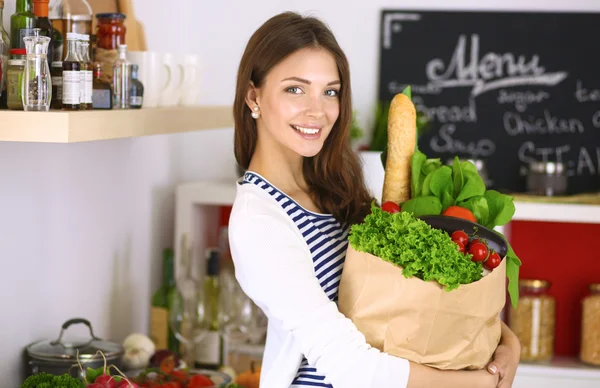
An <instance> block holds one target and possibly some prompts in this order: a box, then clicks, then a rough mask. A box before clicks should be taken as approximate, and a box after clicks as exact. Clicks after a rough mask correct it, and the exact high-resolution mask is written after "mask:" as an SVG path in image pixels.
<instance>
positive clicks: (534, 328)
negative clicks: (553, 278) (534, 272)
mask: <svg viewBox="0 0 600 388" xmlns="http://www.w3.org/2000/svg"><path fill="white" fill-rule="evenodd" d="M549 288H550V282H548V281H545V280H528V279H523V280H521V281H519V290H520V294H521V296H520V297H519V303H518V304H517V307H516V308H514V307H511V310H510V315H509V326H510V328H511V329H512V330H513V331H514V333H515V334H516V336H517V337H518V338H519V342H520V343H521V360H522V361H548V360H550V359H552V356H553V355H554V336H555V326H556V315H555V310H556V303H555V300H554V298H553V297H552V296H550V295H548V289H549Z"/></svg>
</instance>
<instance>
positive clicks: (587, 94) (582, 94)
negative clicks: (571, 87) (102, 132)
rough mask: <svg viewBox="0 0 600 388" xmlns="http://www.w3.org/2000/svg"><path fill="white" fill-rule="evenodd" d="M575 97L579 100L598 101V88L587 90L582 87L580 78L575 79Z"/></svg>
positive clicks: (599, 99)
mask: <svg viewBox="0 0 600 388" xmlns="http://www.w3.org/2000/svg"><path fill="white" fill-rule="evenodd" d="M575 98H576V99H577V101H579V102H588V101H600V90H598V89H595V90H588V89H585V88H584V87H583V83H582V82H581V80H577V85H576V87H575Z"/></svg>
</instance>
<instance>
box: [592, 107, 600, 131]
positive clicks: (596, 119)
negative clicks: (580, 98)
mask: <svg viewBox="0 0 600 388" xmlns="http://www.w3.org/2000/svg"><path fill="white" fill-rule="evenodd" d="M592 125H593V126H594V128H600V110H599V111H597V112H596V113H594V115H593V116H592Z"/></svg>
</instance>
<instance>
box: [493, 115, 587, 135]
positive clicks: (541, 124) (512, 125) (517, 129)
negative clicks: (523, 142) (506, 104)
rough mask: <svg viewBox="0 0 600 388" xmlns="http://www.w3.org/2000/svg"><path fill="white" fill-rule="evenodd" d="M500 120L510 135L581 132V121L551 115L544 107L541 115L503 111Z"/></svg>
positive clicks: (582, 127) (583, 128) (582, 129)
mask: <svg viewBox="0 0 600 388" xmlns="http://www.w3.org/2000/svg"><path fill="white" fill-rule="evenodd" d="M502 122H503V123H504V129H505V130H506V133H508V134H509V135H511V136H517V135H525V134H526V135H533V134H546V135H552V134H573V133H583V132H584V131H585V127H584V126H583V122H582V121H581V120H579V119H577V118H569V119H562V118H558V117H556V116H553V115H552V114H551V113H550V111H548V109H544V115H543V117H536V116H533V115H529V116H527V117H523V116H522V115H521V114H519V113H517V112H510V111H508V112H504V115H503V118H502Z"/></svg>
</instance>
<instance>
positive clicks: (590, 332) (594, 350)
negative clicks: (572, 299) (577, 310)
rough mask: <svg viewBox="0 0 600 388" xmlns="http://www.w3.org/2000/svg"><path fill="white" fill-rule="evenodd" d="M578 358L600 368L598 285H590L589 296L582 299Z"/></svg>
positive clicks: (599, 297) (599, 298)
mask: <svg viewBox="0 0 600 388" xmlns="http://www.w3.org/2000/svg"><path fill="white" fill-rule="evenodd" d="M579 358H580V359H581V361H583V362H585V363H587V364H592V365H598V366H600V283H593V284H590V294H589V295H588V296H586V297H585V298H584V299H583V306H582V317H581V351H580V354H579Z"/></svg>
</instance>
